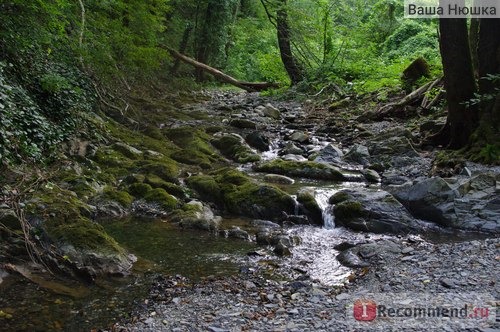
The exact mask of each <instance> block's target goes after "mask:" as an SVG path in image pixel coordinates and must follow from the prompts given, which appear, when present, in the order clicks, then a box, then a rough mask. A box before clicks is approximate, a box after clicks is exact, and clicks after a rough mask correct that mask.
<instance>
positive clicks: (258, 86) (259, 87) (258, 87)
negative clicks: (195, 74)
mask: <svg viewBox="0 0 500 332" xmlns="http://www.w3.org/2000/svg"><path fill="white" fill-rule="evenodd" d="M169 52H170V54H172V56H173V57H174V58H176V59H179V60H181V61H183V62H185V63H187V64H190V65H192V66H193V67H195V68H198V69H201V70H203V71H205V72H207V73H209V74H211V75H212V76H214V77H215V78H217V79H219V80H221V81H222V82H225V83H229V84H231V85H234V86H237V87H238V88H241V89H243V90H246V91H248V92H256V91H263V90H267V89H270V88H278V87H279V84H278V83H274V82H255V83H254V82H244V81H239V80H237V79H235V78H234V77H231V76H229V75H227V74H224V73H223V72H221V71H220V70H218V69H215V68H213V67H210V66H208V65H206V64H204V63H201V62H198V61H196V60H194V59H192V58H190V57H187V56H185V55H184V54H181V53H179V52H177V51H176V50H174V49H169Z"/></svg>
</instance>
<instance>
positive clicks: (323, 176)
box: [253, 159, 347, 181]
mask: <svg viewBox="0 0 500 332" xmlns="http://www.w3.org/2000/svg"><path fill="white" fill-rule="evenodd" d="M253 169H254V170H255V171H257V172H266V173H276V174H281V175H286V176H291V177H303V178H309V179H318V180H332V181H344V180H346V179H347V178H346V176H345V175H344V174H342V172H341V171H340V169H338V168H337V167H334V166H331V165H327V164H321V163H317V162H313V161H290V160H282V159H275V160H273V161H270V162H266V163H263V164H260V165H255V166H254V167H253Z"/></svg>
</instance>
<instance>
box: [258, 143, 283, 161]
mask: <svg viewBox="0 0 500 332" xmlns="http://www.w3.org/2000/svg"><path fill="white" fill-rule="evenodd" d="M279 142H280V139H277V140H274V141H272V142H271V144H270V147H269V151H264V152H262V153H261V155H260V156H261V158H262V160H263V161H268V160H273V159H276V158H278V151H279V149H280V145H279Z"/></svg>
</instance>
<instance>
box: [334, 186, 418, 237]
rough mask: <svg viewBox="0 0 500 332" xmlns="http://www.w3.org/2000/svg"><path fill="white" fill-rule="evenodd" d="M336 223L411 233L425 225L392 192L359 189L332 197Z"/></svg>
mask: <svg viewBox="0 0 500 332" xmlns="http://www.w3.org/2000/svg"><path fill="white" fill-rule="evenodd" d="M330 202H331V203H332V204H335V205H334V208H333V214H334V216H335V223H336V224H337V225H339V226H344V227H347V228H350V229H352V230H355V231H367V232H373V233H395V234H400V233H408V232H411V231H416V230H418V229H420V228H421V227H422V226H421V225H420V224H419V223H418V221H417V220H415V219H414V218H413V217H412V216H411V215H410V214H409V213H408V211H407V210H406V209H405V208H404V206H403V205H401V203H399V202H398V201H397V200H396V199H395V198H394V197H393V196H392V195H391V194H389V193H388V192H386V191H383V190H375V189H367V188H362V189H361V188H359V189H346V190H343V191H340V192H338V193H336V194H335V195H333V196H332V197H331V198H330Z"/></svg>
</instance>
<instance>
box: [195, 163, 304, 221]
mask: <svg viewBox="0 0 500 332" xmlns="http://www.w3.org/2000/svg"><path fill="white" fill-rule="evenodd" d="M187 183H188V185H189V186H190V187H191V188H193V189H194V190H195V191H196V192H198V194H199V195H200V196H201V197H202V199H204V200H208V201H210V202H213V203H215V204H217V205H219V207H220V208H221V209H225V210H226V211H227V212H230V213H234V214H237V215H243V216H249V217H254V218H261V219H271V220H278V219H281V218H282V217H283V212H285V213H287V214H292V213H293V211H294V208H295V201H294V200H293V198H292V197H291V196H290V195H288V194H287V193H285V192H283V191H282V190H280V189H278V188H276V187H274V186H270V185H262V184H259V183H256V182H254V181H253V180H252V179H251V178H249V177H248V176H246V175H244V174H243V173H241V172H239V171H237V170H234V169H229V168H224V169H221V170H218V171H216V172H213V173H212V174H211V175H199V176H194V177H191V178H189V179H188V181H187Z"/></svg>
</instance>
